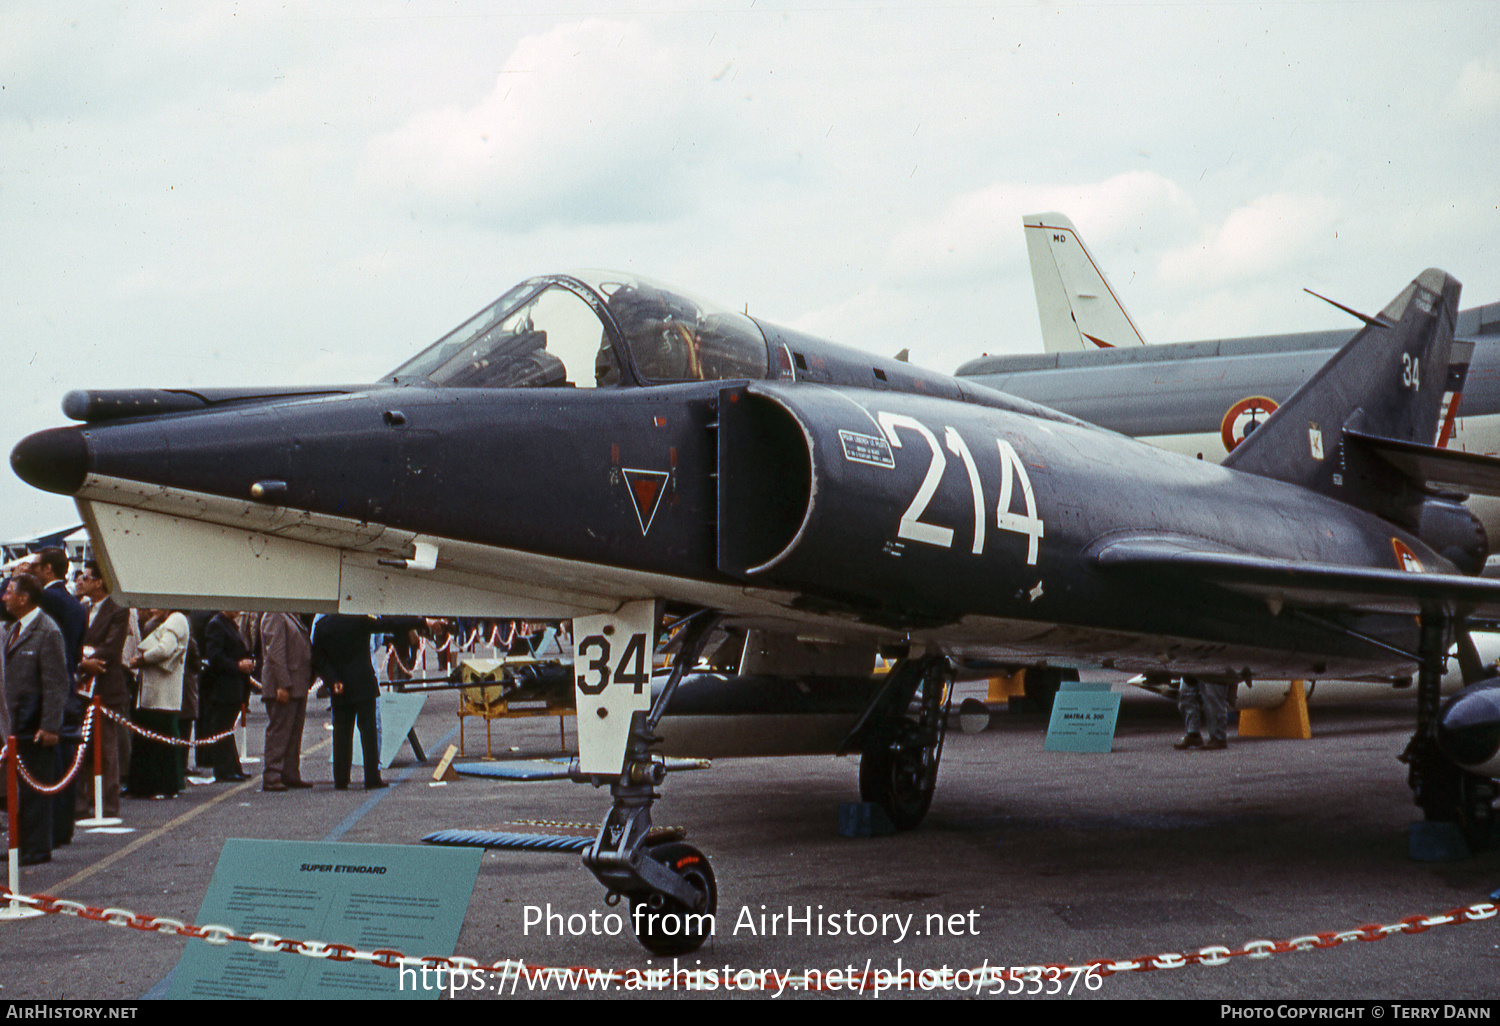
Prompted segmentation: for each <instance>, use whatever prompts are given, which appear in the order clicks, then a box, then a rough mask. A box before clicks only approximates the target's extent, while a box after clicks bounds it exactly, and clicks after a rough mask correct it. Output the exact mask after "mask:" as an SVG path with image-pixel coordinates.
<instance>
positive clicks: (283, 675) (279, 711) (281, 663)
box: [260, 613, 312, 791]
mask: <svg viewBox="0 0 1500 1026" xmlns="http://www.w3.org/2000/svg"><path fill="white" fill-rule="evenodd" d="M260 684H261V697H262V698H263V699H264V700H265V703H266V713H267V714H268V715H269V717H270V719H269V721H268V722H267V724H266V756H265V758H266V764H265V773H264V775H263V776H262V778H261V788H260V789H261V790H262V791H287V790H290V789H292V788H299V787H311V786H312V785H311V784H309V783H306V782H305V781H304V780H303V779H302V768H301V761H302V725H303V723H304V722H305V720H306V719H307V693H308V691H309V690H310V689H311V687H312V641H311V639H310V637H309V634H308V630H307V628H306V627H305V626H303V624H302V621H301V620H299V619H298V618H297V617H295V616H293V615H292V614H291V613H267V614H265V615H264V616H262V617H261V618H260Z"/></svg>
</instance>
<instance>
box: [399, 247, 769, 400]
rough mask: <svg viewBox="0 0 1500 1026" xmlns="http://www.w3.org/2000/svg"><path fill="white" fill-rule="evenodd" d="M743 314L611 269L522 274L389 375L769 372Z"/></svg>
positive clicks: (519, 379)
mask: <svg viewBox="0 0 1500 1026" xmlns="http://www.w3.org/2000/svg"><path fill="white" fill-rule="evenodd" d="M767 365H768V363H767V349H766V340H765V337H764V335H762V334H761V331H760V328H759V327H757V326H756V324H755V322H754V321H752V320H751V319H750V318H749V317H746V316H745V315H743V314H738V313H735V312H733V311H731V310H723V309H720V308H718V307H715V306H713V305H712V304H708V303H704V302H702V301H701V300H697V299H694V298H692V297H690V296H688V295H686V294H684V293H682V292H678V291H675V290H672V289H669V288H666V287H664V286H662V285H658V284H656V283H655V282H652V281H649V280H647V279H645V278H639V277H635V276H633V275H626V274H618V273H615V272H612V271H585V272H580V273H576V274H568V275H548V276H545V277H541V278H532V279H530V280H528V281H524V282H522V283H521V284H519V285H517V286H516V287H515V288H513V289H511V290H510V291H509V292H507V293H505V295H503V296H501V297H500V298H499V299H497V300H495V302H493V303H491V304H490V305H489V306H487V307H486V308H485V309H483V310H481V311H480V312H479V313H477V314H475V315H474V316H473V317H471V318H470V319H469V320H468V321H466V322H465V323H464V324H462V325H460V326H459V327H457V328H455V329H453V330H452V331H450V332H449V333H448V334H447V335H445V336H443V337H442V338H440V339H439V340H438V341H436V342H434V343H433V344H432V345H430V346H428V347H427V348H426V349H424V350H423V351H422V352H421V353H419V354H417V355H416V356H415V357H414V358H412V359H411V360H409V361H407V362H406V363H404V364H402V365H401V366H400V367H398V368H397V369H396V370H395V371H393V372H392V373H391V374H389V375H387V376H386V378H385V379H384V380H386V381H389V382H391V383H393V384H398V385H406V384H432V385H440V386H444V387H448V388H524V387H547V386H552V387H577V388H593V387H595V386H608V385H625V384H631V385H646V384H659V383H665V382H672V381H713V380H723V379H729V378H764V377H765V376H766V369H767Z"/></svg>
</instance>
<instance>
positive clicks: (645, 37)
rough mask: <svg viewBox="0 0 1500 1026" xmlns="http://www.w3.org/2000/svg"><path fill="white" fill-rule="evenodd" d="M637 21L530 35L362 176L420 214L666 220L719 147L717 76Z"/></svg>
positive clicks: (399, 133) (511, 222)
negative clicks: (491, 79)
mask: <svg viewBox="0 0 1500 1026" xmlns="http://www.w3.org/2000/svg"><path fill="white" fill-rule="evenodd" d="M698 70H699V69H698V68H697V66H696V62H693V61H690V60H688V59H687V58H686V57H685V56H684V55H683V54H681V53H680V52H677V51H675V50H674V49H673V48H672V47H670V46H667V45H663V44H660V43H658V42H656V41H655V40H654V39H653V38H652V37H651V36H650V35H649V34H648V33H647V32H646V30H645V29H644V28H643V27H642V26H640V25H638V24H634V23H625V22H617V21H607V20H603V19H588V20H585V21H583V22H580V23H576V24H569V25H566V26H561V27H557V28H554V29H551V30H550V31H547V32H543V33H540V34H536V35H531V36H527V37H525V38H523V39H522V40H521V41H520V43H519V44H518V45H517V46H516V48H515V51H514V52H513V53H512V54H511V56H510V57H509V59H508V60H506V62H505V64H504V66H503V68H502V69H501V71H500V73H499V75H498V76H497V77H496V80H495V85H494V88H493V89H492V90H491V91H490V92H489V94H488V95H486V96H485V97H484V98H483V99H481V100H480V101H479V102H478V103H477V104H475V105H473V106H471V107H461V106H446V107H442V108H437V109H429V110H425V111H421V112H419V113H417V114H416V115H414V116H412V117H411V118H410V120H408V121H407V123H406V124H405V125H403V126H402V127H401V128H399V129H397V130H396V131H394V132H389V133H386V134H383V135H381V136H379V137H377V138H376V139H374V140H373V142H372V143H371V144H370V146H369V148H368V152H367V155H366V172H367V174H369V175H370V176H371V177H372V178H373V179H374V180H375V181H377V182H378V183H380V184H381V185H382V186H383V187H384V188H386V189H392V188H399V189H400V190H402V192H403V193H404V194H405V196H406V197H408V198H410V199H411V200H412V201H414V202H415V203H417V204H418V205H421V206H428V207H431V208H434V209H436V210H439V211H444V212H447V213H461V214H463V215H464V216H468V217H472V218H474V219H476V220H479V221H481V222H484V223H486V224H489V225H493V226H498V227H502V228H506V229H509V230H521V231H524V230H528V229H532V228H535V227H537V226H540V225H543V224H548V223H561V224H568V223H584V222H594V223H619V222H631V221H640V220H653V219H660V218H669V217H672V216H674V215H676V214H677V213H679V212H680V210H681V207H682V206H683V205H684V204H690V203H691V199H690V198H689V197H688V194H689V192H690V189H689V185H690V175H689V173H688V171H689V169H690V168H692V167H693V166H695V165H697V164H700V163H701V162H703V161H704V160H706V159H709V158H710V157H711V155H712V154H713V153H715V152H716V151H717V149H718V145H719V137H718V133H717V130H716V127H715V125H716V119H714V118H713V117H712V116H711V115H710V114H709V112H708V111H707V109H706V107H707V104H708V99H707V97H706V96H705V91H706V90H707V89H711V88H712V82H711V79H712V76H711V75H707V74H705V75H701V76H700V75H698V74H697V72H698Z"/></svg>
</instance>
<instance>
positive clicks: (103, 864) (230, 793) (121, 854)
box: [48, 738, 333, 894]
mask: <svg viewBox="0 0 1500 1026" xmlns="http://www.w3.org/2000/svg"><path fill="white" fill-rule="evenodd" d="M331 744H333V740H332V739H331V738H330V739H329V740H326V741H320V742H319V743H318V744H316V745H313V746H312V747H311V748H309V749H308V750H307V751H306V752H305V753H303V754H305V755H312V754H313V753H314V752H316V751H318V750H319V749H320V748H323V747H324V746H325V745H331ZM258 783H260V778H259V777H257V776H253V775H252V776H251V778H250V779H249V780H246V781H245V782H243V783H240V784H236V785H235V786H234V787H231V788H230V789H229V790H227V791H224V792H223V793H221V794H217V795H215V796H214V797H212V798H210V799H209V800H208V801H206V802H204V803H203V804H202V805H194V806H193V807H192V808H191V809H188V810H187V811H186V812H184V813H183V814H182V815H180V816H175V817H173V818H172V819H169V820H167V821H166V822H165V823H163V824H162V825H161V826H159V827H157V828H156V829H155V830H153V831H151V832H150V833H149V834H142V835H141V836H140V837H137V838H136V839H135V840H133V841H131V842H130V843H129V844H127V845H126V846H125V847H123V848H121V849H120V850H119V851H117V852H114V853H113V854H111V855H106V856H105V857H104V858H102V859H100V860H99V861H98V862H95V863H94V864H93V865H91V866H86V867H84V868H83V869H80V870H79V871H78V872H76V873H74V874H73V875H72V876H70V877H68V878H66V879H64V880H62V881H61V882H59V883H56V884H54V885H52V887H50V888H48V891H49V893H52V894H62V892H63V888H65V887H69V886H71V885H73V884H76V883H81V882H82V881H84V880H87V879H88V878H89V877H91V876H93V875H94V874H95V873H99V872H101V871H103V870H105V869H108V868H109V867H110V866H112V865H114V864H115V863H116V862H119V861H120V860H121V859H123V858H125V857H126V856H127V855H133V854H135V853H136V852H138V851H140V850H141V849H142V848H144V847H145V846H146V845H148V844H150V843H151V842H152V841H155V840H156V839H158V838H159V837H161V836H162V835H163V834H165V833H167V831H169V830H175V829H177V828H178V827H180V826H182V824H184V823H186V822H187V821H188V820H190V819H192V818H193V817H195V816H197V815H199V814H201V813H204V812H207V811H208V810H209V809H211V808H213V807H214V806H215V805H218V804H219V803H220V802H222V801H225V800H227V799H229V798H233V797H235V796H237V795H240V794H243V793H244V792H246V791H248V790H249V789H250V788H252V787H254V786H255V785H256V784H258Z"/></svg>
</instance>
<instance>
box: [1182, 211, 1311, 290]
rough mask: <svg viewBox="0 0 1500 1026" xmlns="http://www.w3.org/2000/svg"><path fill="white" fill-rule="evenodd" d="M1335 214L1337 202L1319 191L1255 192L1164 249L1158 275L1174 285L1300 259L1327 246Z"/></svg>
mask: <svg viewBox="0 0 1500 1026" xmlns="http://www.w3.org/2000/svg"><path fill="white" fill-rule="evenodd" d="M1338 217H1339V212H1338V209H1337V206H1336V204H1334V203H1333V202H1331V201H1330V200H1328V199H1326V198H1324V197H1322V196H1310V195H1299V194H1295V193H1288V192H1276V193H1270V194H1268V195H1265V196H1260V197H1258V198H1256V199H1255V200H1252V201H1251V202H1250V203H1249V204H1247V205H1245V206H1242V207H1239V208H1237V209H1235V210H1234V211H1232V212H1231V213H1230V214H1229V216H1227V217H1226V218H1225V219H1224V221H1223V223H1222V224H1219V225H1218V226H1216V227H1215V226H1211V227H1208V228H1206V229H1205V230H1204V231H1203V232H1202V233H1201V234H1200V235H1199V237H1198V238H1197V239H1196V240H1195V241H1193V242H1192V243H1191V244H1189V245H1186V246H1181V247H1178V248H1176V249H1173V250H1171V251H1169V252H1167V253H1166V254H1164V255H1163V256H1162V258H1161V266H1160V272H1161V276H1162V278H1163V279H1165V280H1166V281H1167V282H1168V283H1169V284H1171V285H1173V286H1204V287H1206V286H1211V285H1221V284H1224V283H1226V282H1233V281H1244V280H1248V279H1252V278H1257V277H1261V276H1264V275H1267V274H1270V273H1272V272H1275V271H1279V270H1282V269H1284V268H1285V267H1287V266H1288V265H1300V264H1305V263H1308V262H1309V261H1311V260H1313V259H1315V258H1316V257H1317V256H1318V255H1319V254H1320V253H1322V252H1323V251H1324V250H1325V249H1326V248H1327V245H1328V243H1329V241H1330V239H1331V238H1332V236H1333V231H1334V225H1335V224H1336V223H1337V221H1338Z"/></svg>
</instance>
